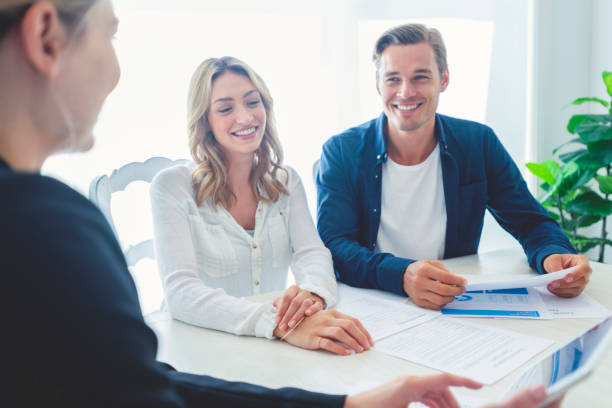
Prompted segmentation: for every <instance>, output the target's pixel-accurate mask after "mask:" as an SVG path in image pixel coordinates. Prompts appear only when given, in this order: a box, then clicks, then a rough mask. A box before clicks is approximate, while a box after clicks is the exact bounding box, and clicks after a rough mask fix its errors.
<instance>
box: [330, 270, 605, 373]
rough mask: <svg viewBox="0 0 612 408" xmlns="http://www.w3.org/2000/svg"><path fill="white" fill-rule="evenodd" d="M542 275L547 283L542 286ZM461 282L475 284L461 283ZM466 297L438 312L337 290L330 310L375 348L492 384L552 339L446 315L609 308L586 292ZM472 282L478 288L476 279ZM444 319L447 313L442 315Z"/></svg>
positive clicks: (377, 294) (601, 312)
mask: <svg viewBox="0 0 612 408" xmlns="http://www.w3.org/2000/svg"><path fill="white" fill-rule="evenodd" d="M560 272H562V273H558V274H557V275H555V274H548V275H551V276H552V277H551V276H547V275H541V276H526V277H521V278H520V279H521V280H520V282H522V283H523V284H525V282H535V283H536V284H538V285H541V284H544V285H545V284H546V283H548V282H550V281H552V280H555V279H560V278H562V277H563V276H565V274H567V273H569V271H567V270H566V271H560ZM542 277H546V278H547V279H548V281H545V282H544V283H542V281H543V280H542V279H541V278H542ZM468 282H469V283H468V284H471V283H474V281H473V280H471V279H469V278H468ZM500 282H506V283H507V282H513V283H512V284H511V285H514V283H516V282H518V280H517V279H516V278H513V279H505V277H502V279H500V280H498V281H497V283H495V281H494V280H492V279H490V278H489V280H488V282H486V284H487V285H490V286H488V287H489V288H491V289H485V288H482V289H478V290H474V289H473V287H472V290H470V291H469V292H465V293H464V294H463V295H462V296H458V297H457V298H456V299H455V301H454V302H452V303H449V304H448V305H447V307H446V308H444V309H443V310H442V312H437V311H433V310H429V309H423V308H420V307H417V306H415V305H413V304H412V303H411V301H409V300H407V299H406V298H405V297H402V296H398V295H394V294H391V293H386V292H382V291H379V290H375V289H358V288H353V287H350V286H347V285H345V284H339V285H338V292H339V299H340V302H339V303H338V306H337V309H338V310H339V311H341V312H343V313H345V314H348V315H350V316H353V317H355V318H357V319H359V320H360V321H361V323H362V324H363V325H364V327H365V328H366V329H367V330H368V331H369V332H370V334H371V335H372V338H373V339H374V341H375V342H376V344H375V347H374V349H375V350H378V351H381V352H383V353H386V354H390V355H393V356H396V357H400V358H403V359H405V360H409V361H412V362H414V363H417V364H422V365H424V366H427V367H431V368H434V369H437V370H440V371H445V372H449V373H452V374H457V375H461V376H467V377H470V378H473V379H474V380H476V381H480V382H482V383H484V384H493V383H495V382H497V381H498V380H500V379H501V378H503V377H504V376H506V375H508V374H510V373H511V372H512V371H513V370H515V369H516V368H518V367H519V366H521V365H522V364H524V363H526V362H527V361H528V360H530V359H531V358H532V357H534V356H535V355H536V354H538V353H540V352H541V351H543V350H545V349H546V348H548V347H549V346H550V345H552V344H553V342H552V341H550V340H547V339H544V338H541V337H535V336H529V335H524V334H520V333H516V332H513V331H509V330H503V329H498V328H495V327H490V326H486V325H481V324H478V323H473V322H466V321H463V320H458V319H453V318H452V316H479V317H482V316H494V317H512V318H514V317H518V318H547V319H552V318H565V317H572V318H576V317H605V316H609V315H610V311H609V310H608V309H606V308H605V307H604V306H602V305H601V304H599V303H598V302H596V301H595V300H594V299H592V298H590V297H589V296H588V295H586V294H584V293H583V294H581V295H580V296H578V297H576V298H573V299H561V298H558V297H556V296H554V295H552V294H550V293H549V292H548V291H547V290H546V288H545V287H544V288H533V287H527V288H519V289H516V288H512V289H508V288H500V287H499V285H502V284H501V283H500ZM478 284H483V281H481V282H479V283H478ZM443 314H445V315H446V316H444V315H443Z"/></svg>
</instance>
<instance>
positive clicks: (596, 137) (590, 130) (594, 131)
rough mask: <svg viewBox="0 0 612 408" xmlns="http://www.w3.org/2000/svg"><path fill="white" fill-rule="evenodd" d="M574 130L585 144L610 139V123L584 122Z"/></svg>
mask: <svg viewBox="0 0 612 408" xmlns="http://www.w3.org/2000/svg"><path fill="white" fill-rule="evenodd" d="M574 130H575V131H576V133H578V135H579V136H580V138H581V139H582V141H583V142H584V143H586V144H589V143H594V142H599V141H601V140H611V139H612V121H605V122H603V121H602V122H584V123H581V124H579V125H578V126H576V128H575V129H574Z"/></svg>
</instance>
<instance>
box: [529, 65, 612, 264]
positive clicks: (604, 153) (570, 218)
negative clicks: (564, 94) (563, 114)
mask: <svg viewBox="0 0 612 408" xmlns="http://www.w3.org/2000/svg"><path fill="white" fill-rule="evenodd" d="M602 78H603V82H604V85H605V86H606V90H607V92H608V95H609V96H610V98H611V99H610V101H605V100H603V99H600V98H595V97H588V98H578V99H576V100H574V101H573V102H572V104H573V105H581V104H583V103H596V104H599V105H601V106H603V107H604V108H606V110H607V113H605V114H598V115H584V114H579V115H574V116H572V117H571V118H570V119H569V122H568V123H567V130H568V132H569V133H571V134H572V135H577V136H578V137H576V138H573V139H571V140H569V141H568V142H566V143H563V144H562V145H560V146H558V147H557V148H555V149H554V150H553V151H552V153H553V155H556V156H557V158H558V160H554V159H553V160H545V161H543V162H541V163H527V164H526V166H527V168H528V169H529V170H530V171H531V172H532V173H533V174H534V175H535V176H536V177H538V178H539V179H541V180H542V181H543V183H542V184H541V187H542V189H543V190H544V192H545V194H544V196H543V197H542V198H541V199H540V203H542V205H543V206H544V208H546V210H547V211H548V213H549V214H550V216H551V217H553V218H554V219H555V220H557V221H558V222H559V224H560V225H561V228H562V229H563V231H564V232H565V234H566V235H567V236H568V238H569V239H570V241H571V242H572V244H573V245H574V246H575V247H576V249H577V250H578V251H579V252H581V253H584V252H586V251H588V250H589V249H592V248H595V247H599V257H598V261H599V262H603V259H604V253H605V248H606V245H610V246H612V241H611V240H609V239H608V232H607V218H606V217H607V216H609V215H610V214H612V200H611V199H610V198H609V197H610V195H611V194H612V175H611V167H612V72H607V71H604V72H603V73H602ZM568 145H581V146H579V148H577V149H576V150H572V151H570V152H566V153H562V154H558V152H559V150H560V149H561V148H562V147H565V146H568ZM593 180H594V182H593ZM598 221H601V233H600V234H599V236H597V237H588V236H585V235H582V234H581V233H580V230H581V229H582V228H584V227H588V226H590V225H593V224H595V223H596V222H598Z"/></svg>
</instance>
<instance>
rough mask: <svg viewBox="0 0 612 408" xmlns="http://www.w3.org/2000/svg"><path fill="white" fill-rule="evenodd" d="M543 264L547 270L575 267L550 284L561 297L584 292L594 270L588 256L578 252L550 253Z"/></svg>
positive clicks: (550, 288) (550, 287)
mask: <svg viewBox="0 0 612 408" xmlns="http://www.w3.org/2000/svg"><path fill="white" fill-rule="evenodd" d="M542 266H543V267H544V270H545V271H546V272H554V271H558V270H560V269H567V268H570V267H573V268H574V269H573V271H572V272H571V273H569V274H567V275H566V276H565V277H564V278H563V279H559V280H555V281H552V282H551V283H550V284H549V285H548V290H549V291H550V292H552V293H554V294H555V295H557V296H560V297H575V296H578V295H579V294H580V293H582V291H583V290H584V288H585V286H586V285H587V283H588V282H589V277H590V276H591V272H592V270H591V266H590V265H589V260H588V259H587V257H586V256H584V255H577V254H552V255H549V256H547V257H546V258H544V262H543V264H542Z"/></svg>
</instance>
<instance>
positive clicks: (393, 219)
mask: <svg viewBox="0 0 612 408" xmlns="http://www.w3.org/2000/svg"><path fill="white" fill-rule="evenodd" d="M381 200H382V201H381V211H380V226H379V227H378V235H377V237H376V250H377V251H378V252H390V253H392V254H393V255H395V256H399V257H402V258H409V259H415V260H433V259H442V257H443V256H444V244H445V240H446V204H445V201H444V186H443V181H442V164H441V162H440V146H439V145H437V146H436V148H435V149H434V151H433V152H431V154H430V155H429V157H427V159H425V161H424V162H422V163H419V164H417V165H415V166H403V165H401V164H397V163H395V162H394V161H393V160H391V158H389V159H388V160H387V161H386V162H385V163H383V168H382V196H381Z"/></svg>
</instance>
